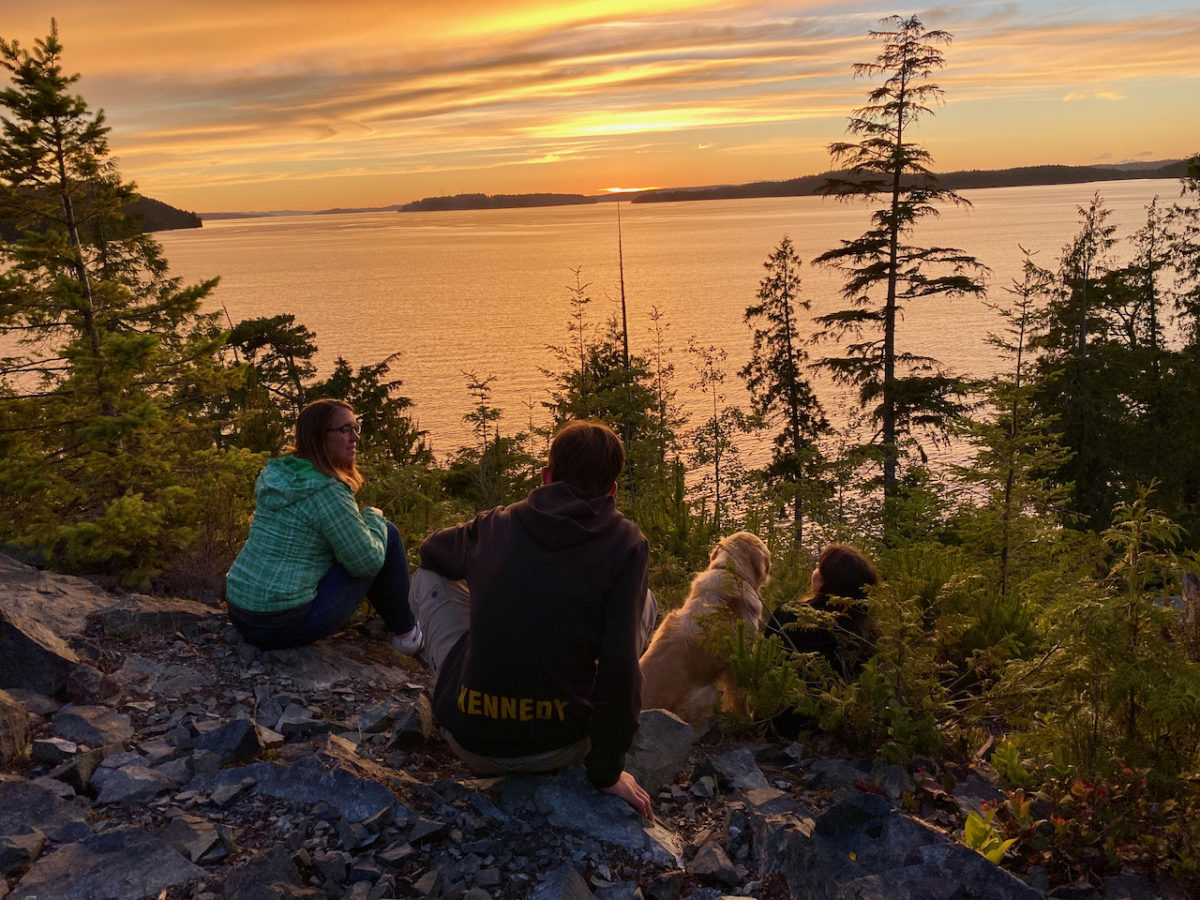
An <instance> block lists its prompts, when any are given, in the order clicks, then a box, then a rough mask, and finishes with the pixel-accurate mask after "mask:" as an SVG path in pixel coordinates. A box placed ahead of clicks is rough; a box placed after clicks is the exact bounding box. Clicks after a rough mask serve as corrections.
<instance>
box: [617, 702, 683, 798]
mask: <svg viewBox="0 0 1200 900" xmlns="http://www.w3.org/2000/svg"><path fill="white" fill-rule="evenodd" d="M694 737H695V732H694V731H693V730H692V726H691V725H689V724H688V723H687V722H685V721H683V719H681V718H679V717H678V716H676V715H674V714H673V713H669V712H667V711H666V710H662V709H648V710H646V711H645V712H643V713H642V715H641V718H640V720H639V725H638V730H637V733H636V734H635V735H634V736H633V743H632V744H631V745H630V747H629V752H628V753H626V754H625V769H626V771H628V772H629V773H630V774H631V775H633V777H634V778H636V779H637V780H638V784H640V785H641V786H642V787H643V788H644V789H645V790H646V793H648V794H649V795H650V796H651V797H652V798H653V797H654V795H655V794H657V793H658V792H659V791H661V790H662V789H663V788H664V787H665V786H666V785H668V784H674V783H675V780H676V777H677V776H678V775H679V773H680V772H682V771H684V770H685V769H686V768H687V765H688V753H689V752H690V751H691V749H692V741H693V739H694Z"/></svg>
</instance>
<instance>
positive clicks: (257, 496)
mask: <svg viewBox="0 0 1200 900" xmlns="http://www.w3.org/2000/svg"><path fill="white" fill-rule="evenodd" d="M341 483H342V482H340V481H338V480H337V479H336V478H330V477H329V476H328V475H322V474H321V473H320V472H318V471H317V470H316V469H315V468H313V464H312V463H311V462H309V461H308V460H307V459H300V458H299V457H297V456H279V457H276V458H275V459H269V460H267V467H266V468H265V469H263V470H262V472H260V473H259V476H258V481H257V482H256V483H255V485H254V502H255V504H256V505H258V506H260V507H262V508H264V509H283V508H284V507H287V506H291V505H292V504H294V503H299V502H300V501H301V500H306V499H307V498H309V497H311V496H312V495H313V494H315V493H317V492H319V491H325V490H329V489H330V488H332V487H334V486H335V485H339V484H341Z"/></svg>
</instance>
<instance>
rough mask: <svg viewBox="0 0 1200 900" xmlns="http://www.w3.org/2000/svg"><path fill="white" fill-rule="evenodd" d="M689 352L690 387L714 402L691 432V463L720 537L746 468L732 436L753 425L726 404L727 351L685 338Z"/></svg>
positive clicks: (735, 504)
mask: <svg viewBox="0 0 1200 900" xmlns="http://www.w3.org/2000/svg"><path fill="white" fill-rule="evenodd" d="M688 355H689V356H691V358H692V367H693V369H694V370H695V373H696V381H695V382H693V383H692V385H691V388H692V390H693V391H699V392H700V393H701V394H704V395H705V396H706V397H708V398H709V400H710V401H711V403H712V411H711V413H710V414H709V416H708V417H707V418H706V419H705V420H704V421H703V422H701V423H700V424H699V425H697V426H696V427H695V428H694V429H693V430H692V432H691V436H690V441H689V444H690V445H691V447H692V452H691V459H690V462H691V464H692V466H693V467H694V468H696V469H700V470H701V471H702V474H701V476H700V478H699V481H698V482H697V484H696V486H695V491H696V493H697V494H698V495H699V497H700V500H701V507H705V506H707V505H708V504H707V501H708V500H709V499H710V498H711V500H712V516H711V519H710V521H711V523H712V530H713V532H714V533H715V534H717V535H719V534H721V533H723V531H729V530H732V524H733V520H735V519H736V518H737V512H738V511H739V510H740V509H741V507H742V505H743V504H742V503H741V494H742V493H743V490H742V488H743V485H744V483H745V481H746V471H745V467H744V466H743V465H742V461H741V454H740V452H739V451H738V445H737V440H736V438H737V435H739V434H746V433H747V432H749V431H750V430H751V427H752V423H751V421H750V419H749V417H747V416H746V414H745V413H744V412H742V410H741V409H740V408H739V407H737V406H734V405H728V404H726V400H727V397H726V395H725V390H724V388H723V387H722V385H723V384H724V383H725V379H726V377H727V375H726V372H725V360H726V359H727V357H728V354H727V353H726V351H725V350H724V349H723V348H721V347H717V346H716V345H714V344H707V345H703V344H699V343H697V342H696V341H695V339H692V340H691V341H689V342H688Z"/></svg>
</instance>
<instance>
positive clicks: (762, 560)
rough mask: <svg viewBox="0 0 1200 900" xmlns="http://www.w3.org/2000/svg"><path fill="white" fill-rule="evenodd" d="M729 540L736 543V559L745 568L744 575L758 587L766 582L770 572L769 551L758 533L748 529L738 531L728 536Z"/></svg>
mask: <svg viewBox="0 0 1200 900" xmlns="http://www.w3.org/2000/svg"><path fill="white" fill-rule="evenodd" d="M729 541H730V543H731V544H734V543H736V546H737V548H738V551H739V552H738V559H739V561H740V562H741V564H742V565H743V566H744V567H745V569H746V571H745V573H744V574H745V576H746V577H747V578H750V579H752V580H753V581H754V583H755V584H756V585H758V586H760V587H761V586H762V585H764V584H766V582H767V578H768V576H769V575H770V574H771V553H770V551H769V550H767V545H766V544H764V543H763V542H762V540H760V539H759V537H758V535H756V534H752V533H750V532H749V531H739V532H738V533H737V534H735V535H733V536H732V537H731V538H729Z"/></svg>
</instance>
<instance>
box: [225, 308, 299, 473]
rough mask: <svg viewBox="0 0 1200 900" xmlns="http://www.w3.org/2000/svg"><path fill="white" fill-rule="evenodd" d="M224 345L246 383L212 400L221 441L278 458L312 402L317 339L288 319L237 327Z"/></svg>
mask: <svg viewBox="0 0 1200 900" xmlns="http://www.w3.org/2000/svg"><path fill="white" fill-rule="evenodd" d="M226 346H227V347H228V348H229V350H230V351H231V352H232V354H233V358H234V360H235V362H236V363H237V364H239V365H240V366H241V371H242V375H243V379H242V383H241V384H240V385H238V386H236V387H234V388H232V389H231V390H230V391H229V393H228V394H226V395H225V396H223V397H220V398H215V400H214V404H213V405H214V408H215V410H214V412H215V417H216V419H217V423H218V429H217V441H218V442H219V443H220V444H222V445H230V446H237V447H246V448H248V449H250V450H257V451H267V452H270V453H277V452H279V450H280V448H282V447H283V445H284V444H286V443H287V442H288V441H289V440H290V439H291V432H292V424H293V423H294V422H295V421H296V416H297V415H298V414H299V412H300V410H301V409H302V408H303V406H304V404H305V402H306V400H307V399H308V398H307V394H306V390H307V389H306V387H305V382H306V381H309V380H311V379H312V377H313V376H314V375H315V374H316V367H315V366H314V365H313V363H312V359H313V357H314V356H316V353H317V343H316V335H315V334H313V333H312V332H311V331H309V329H308V327H307V326H305V325H301V324H297V322H296V317H295V316H293V315H291V314H284V315H278V316H271V317H260V318H255V319H244V320H243V321H241V322H238V323H237V324H236V325H234V326H233V327H232V328H231V329H230V331H229V335H228V337H227V338H226Z"/></svg>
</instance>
